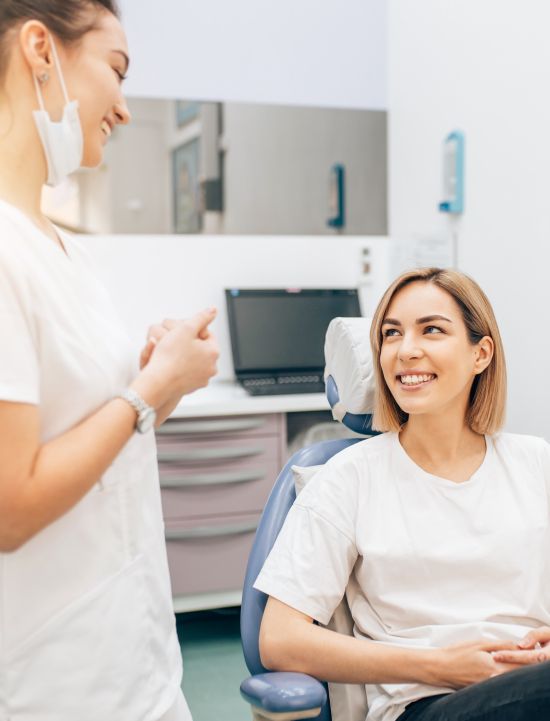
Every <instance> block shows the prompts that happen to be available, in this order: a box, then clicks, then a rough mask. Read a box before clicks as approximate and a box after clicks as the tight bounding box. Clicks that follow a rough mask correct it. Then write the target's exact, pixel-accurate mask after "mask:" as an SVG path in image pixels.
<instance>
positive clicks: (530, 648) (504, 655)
mask: <svg viewBox="0 0 550 721" xmlns="http://www.w3.org/2000/svg"><path fill="white" fill-rule="evenodd" d="M492 656H493V659H494V660H495V661H497V662H499V663H513V664H516V665H518V666H529V665H531V664H533V663H543V662H544V661H550V627H549V626H541V627H540V628H535V629H533V630H532V631H529V633H528V634H527V635H526V636H524V637H523V638H522V639H521V641H518V643H517V645H516V648H514V649H503V650H499V651H494V652H493V653H492Z"/></svg>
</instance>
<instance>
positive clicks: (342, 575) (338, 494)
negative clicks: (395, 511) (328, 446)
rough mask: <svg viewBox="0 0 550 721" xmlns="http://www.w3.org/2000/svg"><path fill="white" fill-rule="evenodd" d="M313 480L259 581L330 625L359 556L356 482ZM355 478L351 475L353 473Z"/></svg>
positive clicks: (334, 477)
mask: <svg viewBox="0 0 550 721" xmlns="http://www.w3.org/2000/svg"><path fill="white" fill-rule="evenodd" d="M319 476H320V477H318V476H316V477H315V479H313V480H312V481H310V483H309V484H308V485H307V487H306V488H305V489H304V491H302V493H301V494H300V497H299V499H298V500H297V501H296V502H295V503H294V505H293V507H292V508H291V509H290V511H289V513H288V515H287V518H286V521H285V523H284V525H283V528H282V529H281V532H280V533H279V536H278V537H277V540H276V542H275V544H274V546H273V549H272V550H271V553H270V554H269V556H268V558H267V559H266V562H265V564H264V566H263V568H262V570H261V572H260V574H259V576H258V578H257V579H256V583H255V584H254V587H255V588H257V589H258V590H260V591H262V592H263V593H266V594H268V595H269V596H273V597H274V598H277V599H278V600H280V601H282V602H283V603H286V604H287V605H288V606H292V608H295V609H296V610H298V611H300V612H301V613H305V614H306V615H308V616H311V617H312V618H314V619H315V620H316V621H318V622H319V623H322V624H323V625H327V624H328V622H329V621H330V619H331V617H332V615H333V613H334V611H335V610H336V608H337V606H338V604H339V603H340V601H341V600H342V598H343V596H344V593H345V590H346V586H347V584H348V579H349V577H350V574H351V572H352V570H353V566H354V564H355V561H356V559H357V548H356V543H355V510H354V509H355V508H356V505H355V501H354V497H353V494H354V484H353V482H351V483H345V484H344V486H342V484H340V483H339V481H340V478H341V476H342V474H341V473H338V474H333V473H330V471H329V469H327V471H326V472H322V473H321V474H319ZM350 480H351V479H350Z"/></svg>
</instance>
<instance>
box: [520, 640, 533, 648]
mask: <svg viewBox="0 0 550 721" xmlns="http://www.w3.org/2000/svg"><path fill="white" fill-rule="evenodd" d="M530 645H531V641H530V639H529V638H522V639H521V641H518V646H519V647H520V648H527V646H530Z"/></svg>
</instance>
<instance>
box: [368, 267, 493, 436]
mask: <svg viewBox="0 0 550 721" xmlns="http://www.w3.org/2000/svg"><path fill="white" fill-rule="evenodd" d="M418 281H420V282H424V283H433V284H434V285H436V286H437V287H438V288H441V289H442V290H444V291H446V292H447V293H448V294H449V295H450V296H452V297H453V298H454V300H455V301H456V303H457V305H458V307H459V308H460V310H461V311H462V318H463V319H464V324H465V326H466V331H467V333H468V337H469V339H470V342H471V343H472V345H475V344H476V343H479V341H480V340H481V339H482V338H483V337H485V336H489V337H490V338H492V340H493V343H494V354H493V358H492V360H491V362H490V363H489V365H488V366H487V368H486V369H485V370H484V371H482V372H481V373H480V374H479V375H477V376H476V377H475V378H474V382H473V384H472V389H471V391H470V405H469V407H468V411H467V414H466V422H467V424H468V426H469V427H470V428H471V429H472V430H473V431H475V432H476V433H488V434H493V433H496V431H498V430H499V429H500V428H501V427H502V425H503V423H504V417H505V410H506V362H505V359H504V349H503V346H502V340H501V337H500V332H499V330H498V325H497V321H496V318H495V314H494V312H493V309H492V307H491V304H490V302H489V299H488V298H487V296H486V295H485V293H484V292H483V291H482V290H481V288H480V287H479V285H478V284H477V283H476V282H475V281H474V280H472V279H471V278H470V277H468V276H467V275H465V274H464V273H460V272H459V271H457V270H449V269H443V268H419V269H415V270H410V271H407V272H406V273H403V274H402V275H400V276H399V278H397V279H396V280H394V282H393V283H392V284H391V285H390V287H389V288H388V289H387V291H386V292H385V293H384V296H383V297H382V300H381V301H380V303H379V304H378V307H377V309H376V311H375V313H374V317H373V319H372V325H371V331H370V342H371V348H372V358H373V364H374V370H375V383H376V390H375V404H374V415H373V422H372V427H373V428H374V429H376V430H378V431H398V430H399V429H400V428H401V426H402V425H403V423H405V422H406V421H407V419H408V414H407V413H405V412H404V411H403V410H401V408H400V407H399V406H398V404H397V403H396V401H395V399H394V397H393V396H392V394H391V393H390V390H389V388H388V386H387V384H386V381H385V379H384V375H383V373H382V366H381V365H380V352H381V349H382V323H383V322H384V319H385V317H386V314H387V311H388V308H389V306H390V303H391V302H392V300H393V298H394V297H395V295H396V294H397V293H398V292H399V291H400V290H401V289H402V288H404V287H405V286H407V285H409V284H410V283H415V282H418Z"/></svg>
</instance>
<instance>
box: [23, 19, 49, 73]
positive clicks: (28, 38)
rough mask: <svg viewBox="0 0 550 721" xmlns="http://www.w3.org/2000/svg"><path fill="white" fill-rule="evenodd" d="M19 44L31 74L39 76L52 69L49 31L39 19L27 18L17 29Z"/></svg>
mask: <svg viewBox="0 0 550 721" xmlns="http://www.w3.org/2000/svg"><path fill="white" fill-rule="evenodd" d="M19 46H20V48H21V52H22V53H23V57H24V58H25V60H26V61H27V63H28V65H29V67H30V68H31V70H32V73H33V75H35V76H36V77H40V76H41V75H43V74H44V73H50V71H51V70H52V69H53V67H54V64H53V59H52V46H51V41H50V32H49V30H48V28H47V27H46V26H45V25H44V23H42V22H40V20H27V22H25V23H24V24H23V25H22V26H21V29H20V31H19Z"/></svg>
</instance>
